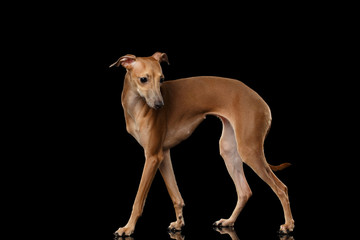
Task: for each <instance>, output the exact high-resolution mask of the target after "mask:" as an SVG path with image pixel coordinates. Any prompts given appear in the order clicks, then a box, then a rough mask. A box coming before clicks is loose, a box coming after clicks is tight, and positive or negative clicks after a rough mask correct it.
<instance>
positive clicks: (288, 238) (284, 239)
mask: <svg viewBox="0 0 360 240" xmlns="http://www.w3.org/2000/svg"><path fill="white" fill-rule="evenodd" d="M279 239H280V240H295V238H294V237H293V236H290V235H280V236H279Z"/></svg>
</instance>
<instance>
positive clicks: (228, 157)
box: [214, 117, 252, 227]
mask: <svg viewBox="0 0 360 240" xmlns="http://www.w3.org/2000/svg"><path fill="white" fill-rule="evenodd" d="M220 119H221V121H222V123H223V132H222V135H221V138H220V154H221V156H222V158H223V159H224V162H225V165H226V168H227V170H228V172H229V174H230V176H231V178H232V180H233V181H234V184H235V187H236V192H237V197H238V199H237V203H236V207H235V209H234V211H233V213H232V214H231V216H230V218H228V219H220V220H219V221H216V222H215V223H214V225H215V226H222V227H231V226H234V223H235V221H236V219H237V217H238V216H239V214H240V212H241V210H242V209H243V208H244V206H245V204H246V202H247V201H248V199H249V198H250V196H251V195H252V192H251V190H250V187H249V185H248V183H247V181H246V178H245V175H244V170H243V162H242V160H241V157H240V155H239V153H238V151H237V142H236V138H235V132H234V129H233V127H232V126H231V124H230V122H229V121H228V120H227V119H225V118H223V117H220Z"/></svg>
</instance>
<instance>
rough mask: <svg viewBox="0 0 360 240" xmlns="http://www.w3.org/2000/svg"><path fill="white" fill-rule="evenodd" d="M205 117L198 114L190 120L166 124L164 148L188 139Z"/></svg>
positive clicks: (179, 120)
mask: <svg viewBox="0 0 360 240" xmlns="http://www.w3.org/2000/svg"><path fill="white" fill-rule="evenodd" d="M205 116H206V115H203V114H199V115H197V116H194V117H192V118H191V119H178V120H177V121H176V122H173V123H168V124H169V125H168V128H167V129H168V130H167V133H166V137H165V141H164V148H166V149H169V148H172V147H174V146H176V145H177V144H179V143H180V142H182V141H183V140H185V139H187V138H188V137H190V136H191V134H192V133H193V132H194V130H195V129H196V127H197V126H199V124H200V123H201V122H202V121H203V120H204V119H205ZM175 126H178V127H175Z"/></svg>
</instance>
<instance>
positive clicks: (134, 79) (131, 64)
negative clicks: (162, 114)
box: [110, 52, 169, 109]
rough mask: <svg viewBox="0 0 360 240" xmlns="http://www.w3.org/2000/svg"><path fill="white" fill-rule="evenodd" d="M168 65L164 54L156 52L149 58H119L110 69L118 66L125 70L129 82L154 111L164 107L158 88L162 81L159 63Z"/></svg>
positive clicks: (128, 56)
mask: <svg viewBox="0 0 360 240" xmlns="http://www.w3.org/2000/svg"><path fill="white" fill-rule="evenodd" d="M163 61H165V62H167V63H168V64H169V60H168V57H167V55H166V53H160V52H156V53H154V54H153V55H152V56H150V57H136V56H134V55H131V54H127V55H125V56H122V57H120V58H119V59H118V60H117V61H116V62H114V63H113V64H111V65H110V67H113V66H116V67H119V66H120V65H121V66H123V67H124V68H126V70H127V72H128V74H129V77H130V81H131V83H132V84H133V87H135V88H136V89H137V92H138V93H139V95H140V96H141V97H143V98H144V99H145V101H146V103H147V105H149V107H151V108H154V109H159V108H161V107H162V106H164V100H163V97H162V95H161V91H160V86H161V84H162V82H163V81H164V74H163V72H162V69H161V66H160V63H161V62H163Z"/></svg>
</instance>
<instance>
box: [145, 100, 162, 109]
mask: <svg viewBox="0 0 360 240" xmlns="http://www.w3.org/2000/svg"><path fill="white" fill-rule="evenodd" d="M146 104H147V105H148V106H149V107H151V108H153V109H155V110H158V109H160V108H162V107H163V106H164V101H163V100H158V101H154V102H149V101H146Z"/></svg>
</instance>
